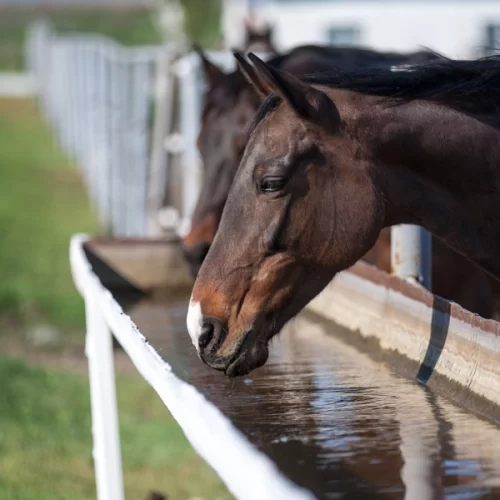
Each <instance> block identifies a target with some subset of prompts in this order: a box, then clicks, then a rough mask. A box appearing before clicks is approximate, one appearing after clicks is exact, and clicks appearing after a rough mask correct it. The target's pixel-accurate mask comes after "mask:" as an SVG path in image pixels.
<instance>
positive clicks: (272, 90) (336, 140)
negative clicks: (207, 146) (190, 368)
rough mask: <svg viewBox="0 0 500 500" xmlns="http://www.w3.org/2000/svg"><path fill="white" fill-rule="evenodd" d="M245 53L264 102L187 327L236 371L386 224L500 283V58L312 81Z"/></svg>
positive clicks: (259, 360) (204, 355) (252, 362)
mask: <svg viewBox="0 0 500 500" xmlns="http://www.w3.org/2000/svg"><path fill="white" fill-rule="evenodd" d="M250 58H251V60H252V62H253V63H254V66H252V65H251V64H249V63H248V61H246V60H245V59H244V58H243V57H241V56H239V57H238V59H239V62H240V64H241V66H242V68H243V71H244V72H245V74H246V75H247V77H248V79H249V80H250V81H251V82H252V83H253V85H254V86H255V88H256V89H258V91H259V92H260V93H261V95H262V97H263V98H265V101H264V102H263V104H262V105H261V107H260V108H259V111H258V112H257V114H256V116H255V119H254V121H253V124H252V126H251V128H250V132H249V140H248V142H247V145H246V148H245V151H244V154H243V158H242V160H241V164H240V167H239V169H238V171H237V174H236V176H235V180H234V182H233V184H232V187H231V190H230V193H229V196H228V199H227V202H226V206H225V208H224V213H223V216H222V219H221V223H220V227H219V230H218V231H217V234H216V237H215V239H214V242H213V244H212V246H211V247H210V250H209V252H208V255H207V257H206V259H205V261H204V263H203V265H202V266H201V269H200V272H199V273H198V277H197V280H196V282H195V285H194V288H193V293H192V298H191V303H190V307H189V312H188V329H189V333H190V336H191V338H192V340H193V343H194V344H195V346H196V348H197V350H198V353H199V355H200V357H201V359H202V360H203V361H204V362H205V363H206V364H207V365H209V366H211V367H212V368H214V369H217V370H221V371H224V372H225V373H226V374H227V375H228V376H237V375H241V374H245V373H248V372H249V371H251V370H253V369H254V368H257V367H259V366H261V365H262V364H264V363H265V361H266V360H267V357H268V344H269V341H270V340H271V338H272V337H273V336H275V335H276V334H277V333H279V331H280V330H281V328H282V327H283V325H284V324H285V323H286V322H287V321H288V320H289V319H291V318H292V317H293V316H295V315H296V314H297V313H298V312H299V311H300V310H301V309H302V308H303V307H304V306H305V305H306V304H307V303H308V302H309V301H310V300H311V299H312V298H314V297H315V296H316V295H317V294H318V293H320V292H321V291H322V290H323V288H324V287H325V286H326V285H327V284H328V283H329V282H330V281H331V280H332V278H333V277H334V276H335V274H336V273H338V272H340V271H342V270H344V269H347V268H348V267H350V266H352V265H353V264H354V263H355V262H356V261H357V260H359V259H360V258H361V257H363V255H365V254H366V253H367V252H368V251H369V250H370V249H371V248H372V247H373V245H374V244H375V241H376V240H377V238H378V237H379V235H380V232H381V230H382V229H383V228H384V227H389V226H392V225H395V224H418V225H420V226H423V227H424V228H426V229H427V230H429V231H431V232H432V233H433V234H434V235H435V236H436V237H438V238H439V239H440V240H442V241H443V242H444V243H446V244H447V245H449V246H450V247H452V248H454V249H455V250H456V251H457V252H458V253H460V254H461V255H463V256H464V257H467V258H468V259H470V260H472V261H473V262H475V263H476V264H477V265H478V266H480V267H482V268H483V269H484V270H485V271H487V272H488V273H490V274H491V275H492V276H494V277H495V278H497V279H500V259H499V256H500V92H499V89H500V57H491V58H487V59H482V60H478V61H453V60H447V61H443V62H438V63H434V64H427V65H425V64H424V65H422V66H419V67H416V68H415V69H414V70H412V71H409V72H391V71H388V70H383V69H378V70H374V69H369V70H367V71H357V72H355V73H350V72H346V73H341V72H338V73H336V74H334V75H324V76H322V77H321V76H320V77H316V78H313V79H310V80H309V82H308V83H305V82H303V81H301V80H299V79H298V78H296V77H294V76H293V75H291V74H289V73H285V72H282V71H279V70H276V69H275V68H273V67H271V66H269V65H267V64H266V63H264V62H262V61H261V60H260V59H259V58H257V57H255V56H252V55H251V56H250Z"/></svg>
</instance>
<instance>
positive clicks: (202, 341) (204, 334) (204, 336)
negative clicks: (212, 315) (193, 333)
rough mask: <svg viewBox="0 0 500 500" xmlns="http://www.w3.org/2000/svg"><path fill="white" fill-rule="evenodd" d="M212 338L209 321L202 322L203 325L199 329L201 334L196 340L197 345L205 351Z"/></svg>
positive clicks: (212, 326)
mask: <svg viewBox="0 0 500 500" xmlns="http://www.w3.org/2000/svg"><path fill="white" fill-rule="evenodd" d="M213 336H214V325H213V324H212V322H211V321H208V320H205V321H203V325H202V327H201V333H200V336H199V338H198V345H199V346H200V349H205V347H207V345H208V344H210V341H211V340H212V338H213Z"/></svg>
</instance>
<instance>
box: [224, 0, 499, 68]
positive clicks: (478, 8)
mask: <svg viewBox="0 0 500 500" xmlns="http://www.w3.org/2000/svg"><path fill="white" fill-rule="evenodd" d="M228 2H230V3H231V4H232V5H231V9H232V11H233V14H231V15H233V16H234V12H238V9H239V11H240V12H242V11H243V10H242V9H244V4H245V0H232V1H231V0H228ZM260 12H261V14H262V15H263V16H264V17H265V18H266V19H267V20H268V21H269V22H271V23H272V24H273V25H274V26H275V42H276V44H277V45H278V47H279V48H280V49H282V50H285V49H287V48H291V47H293V46H295V45H298V44H303V43H318V44H324V43H328V35H327V32H328V30H329V29H330V28H333V27H336V26H338V27H343V26H353V27H357V28H359V30H360V36H361V38H360V41H359V43H360V44H361V45H364V46H368V47H373V48H375V49H378V50H398V51H412V50H416V49H418V48H419V46H425V47H429V48H431V49H434V50H437V51H439V52H441V53H443V54H445V55H448V56H451V57H461V58H473V57H477V56H478V55H480V54H481V48H482V47H483V46H484V45H485V44H486V31H485V30H486V25H487V24H488V23H489V22H493V23H495V22H496V23H499V24H500V1H496V0H469V1H467V0H455V1H452V0H401V1H397V0H378V1H375V0H360V1H356V0H335V1H333V0H330V1H325V0H323V1H321V0H312V1H302V2H298V1H292V2H285V1H280V2H276V1H274V2H273V1H271V0H269V1H267V2H265V3H263V5H262V7H261V10H260ZM234 19H235V17H233V18H232V20H231V18H230V16H229V15H227V16H226V19H225V25H228V26H229V25H231V26H230V29H228V31H227V35H228V45H231V44H233V45H235V44H237V43H238V33H241V31H242V30H241V28H240V29H238V27H237V23H236V22H235V21H234Z"/></svg>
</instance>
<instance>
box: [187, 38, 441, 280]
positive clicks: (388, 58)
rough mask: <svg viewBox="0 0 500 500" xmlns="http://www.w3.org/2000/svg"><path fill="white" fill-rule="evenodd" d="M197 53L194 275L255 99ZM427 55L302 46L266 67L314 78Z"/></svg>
mask: <svg viewBox="0 0 500 500" xmlns="http://www.w3.org/2000/svg"><path fill="white" fill-rule="evenodd" d="M195 50H196V51H197V52H198V54H199V56H200V59H201V62H202V69H203V73H204V77H205V82H206V87H207V88H206V91H205V94H204V97H203V111H202V118H201V128H200V132H199V135H198V140H197V145H198V150H199V152H200V155H201V157H202V159H203V168H204V179H203V185H202V189H201V192H200V194H199V197H198V201H197V204H196V206H195V209H194V212H193V215H192V218H191V229H190V231H189V233H188V234H187V235H186V236H185V237H184V239H183V248H184V252H185V255H186V258H187V260H188V262H189V264H190V267H191V270H192V272H193V274H194V275H195V276H196V273H197V272H198V269H199V267H200V265H201V263H202V262H203V259H204V258H205V255H206V253H207V252H208V249H209V247H210V244H211V243H212V241H213V239H214V237H215V233H216V231H217V228H218V226H219V222H220V218H221V215H222V210H223V208H224V204H225V203H226V199H227V195H228V193H229V188H230V186H231V183H232V181H233V179H234V175H235V174H236V169H237V167H238V164H239V160H240V157H241V154H242V152H243V149H244V146H245V143H246V129H247V126H248V124H249V123H250V122H251V119H252V117H253V115H254V113H255V112H256V111H257V109H258V107H259V104H260V99H259V95H258V94H257V93H256V92H255V91H254V89H253V88H252V85H251V84H250V83H248V82H247V80H246V79H245V77H244V76H243V74H242V73H241V71H240V70H239V69H237V70H236V71H233V72H230V73H225V72H223V71H222V70H221V69H220V68H219V67H218V66H216V65H215V64H213V63H212V62H211V61H210V60H209V59H208V57H207V56H206V55H205V53H204V52H203V50H202V49H201V48H199V47H197V46H195ZM437 59H438V56H437V55H436V54H433V53H431V52H425V51H421V52H414V53H410V54H397V53H382V52H376V51H374V50H370V49H363V48H352V47H348V48H342V47H329V46H316V45H303V46H299V47H296V48H294V49H292V50H291V51H289V52H287V53H285V54H281V55H275V56H274V57H272V58H271V59H270V60H269V61H268V64H270V65H272V66H274V67H276V68H280V69H282V70H284V71H287V72H289V73H292V74H294V75H305V74H308V73H319V72H325V71H331V69H332V67H335V68H337V69H355V68H363V67H366V66H371V67H374V66H386V67H388V66H391V65H397V64H418V63H419V62H423V61H427V60H437Z"/></svg>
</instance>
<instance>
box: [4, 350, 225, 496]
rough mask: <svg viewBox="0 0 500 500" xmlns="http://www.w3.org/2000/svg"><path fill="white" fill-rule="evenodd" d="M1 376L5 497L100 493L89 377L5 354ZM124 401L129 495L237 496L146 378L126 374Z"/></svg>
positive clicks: (121, 384) (121, 400)
mask: <svg viewBox="0 0 500 500" xmlns="http://www.w3.org/2000/svg"><path fill="white" fill-rule="evenodd" d="M0 380H1V381H2V389H1V391H0V457H1V458H0V500H7V499H8V500H14V499H15V500H17V499H19V500H21V499H22V500H42V499H43V500H44V499H51V500H57V499H61V500H62V499H64V500H84V499H92V498H95V485H94V471H93V463H92V455H91V423H90V405H89V387H88V384H87V380H86V378H85V377H83V376H78V375H71V374H68V373H60V372H58V371H52V370H46V369H40V368H33V367H29V366H27V365H26V364H24V363H23V362H21V361H18V360H14V359H5V358H0ZM118 402H119V410H120V433H121V439H122V456H123V466H124V479H125V487H126V497H127V498H130V499H142V498H143V497H144V496H145V495H146V493H147V492H148V491H149V490H158V491H162V492H164V493H166V494H167V495H168V498H169V500H175V499H179V500H181V499H188V498H191V497H196V496H197V497H200V498H203V499H204V500H209V499H228V498H231V497H230V495H229V493H227V490H226V489H225V487H224V486H223V484H222V483H221V481H220V480H219V479H218V478H217V476H216V475H215V474H214V472H213V471H212V470H211V469H210V468H209V467H208V466H207V465H205V464H204V462H203V461H202V460H201V458H199V457H198V455H197V454H196V453H195V452H194V451H193V450H192V449H191V447H190V446H189V443H188V442H187V441H186V439H185V438H184V435H183V434H182V432H181V430H180V428H179V427H178V425H177V424H176V422H175V421H174V420H173V419H172V417H171V416H170V415H169V413H168V411H167V410H166V409H165V407H164V406H163V404H162V403H161V401H160V399H159V398H158V397H157V396H156V395H155V394H154V392H153V391H152V389H150V388H149V386H147V385H146V383H145V382H144V381H142V380H139V379H138V378H137V376H122V377H120V378H119V379H118Z"/></svg>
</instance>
